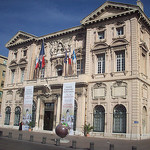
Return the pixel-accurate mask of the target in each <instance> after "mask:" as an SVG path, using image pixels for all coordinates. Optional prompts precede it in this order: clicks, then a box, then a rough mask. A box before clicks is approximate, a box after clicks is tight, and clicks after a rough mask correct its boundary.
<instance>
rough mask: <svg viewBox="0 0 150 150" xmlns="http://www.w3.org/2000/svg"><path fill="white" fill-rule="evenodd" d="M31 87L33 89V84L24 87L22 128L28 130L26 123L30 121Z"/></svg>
mask: <svg viewBox="0 0 150 150" xmlns="http://www.w3.org/2000/svg"><path fill="white" fill-rule="evenodd" d="M33 89H34V87H33V86H26V87H25V92H24V106H23V120H22V123H23V126H22V130H28V129H29V126H28V124H29V122H30V121H32V104H33Z"/></svg>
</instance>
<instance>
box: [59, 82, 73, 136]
mask: <svg viewBox="0 0 150 150" xmlns="http://www.w3.org/2000/svg"><path fill="white" fill-rule="evenodd" d="M74 99H75V82H72V83H64V84H63V99H62V117H61V122H62V123H63V122H65V123H67V124H68V125H69V127H70V128H71V129H70V133H69V134H70V135H72V134H73V122H74Z"/></svg>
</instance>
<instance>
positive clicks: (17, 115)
mask: <svg viewBox="0 0 150 150" xmlns="http://www.w3.org/2000/svg"><path fill="white" fill-rule="evenodd" d="M20 114H21V108H20V107H19V106H17V107H16V108H15V120H14V126H19V122H20Z"/></svg>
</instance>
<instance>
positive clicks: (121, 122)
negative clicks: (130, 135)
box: [113, 105, 126, 133]
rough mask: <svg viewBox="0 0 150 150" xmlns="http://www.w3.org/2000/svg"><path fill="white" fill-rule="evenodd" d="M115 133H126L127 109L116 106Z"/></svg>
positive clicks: (114, 116) (114, 113) (114, 115)
mask: <svg viewBox="0 0 150 150" xmlns="http://www.w3.org/2000/svg"><path fill="white" fill-rule="evenodd" d="M113 132H114V133H126V108H125V107H124V106H123V105H116V106H115V108H114V112H113Z"/></svg>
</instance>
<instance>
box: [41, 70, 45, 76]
mask: <svg viewBox="0 0 150 150" xmlns="http://www.w3.org/2000/svg"><path fill="white" fill-rule="evenodd" d="M44 74H45V68H43V69H41V78H44Z"/></svg>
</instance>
